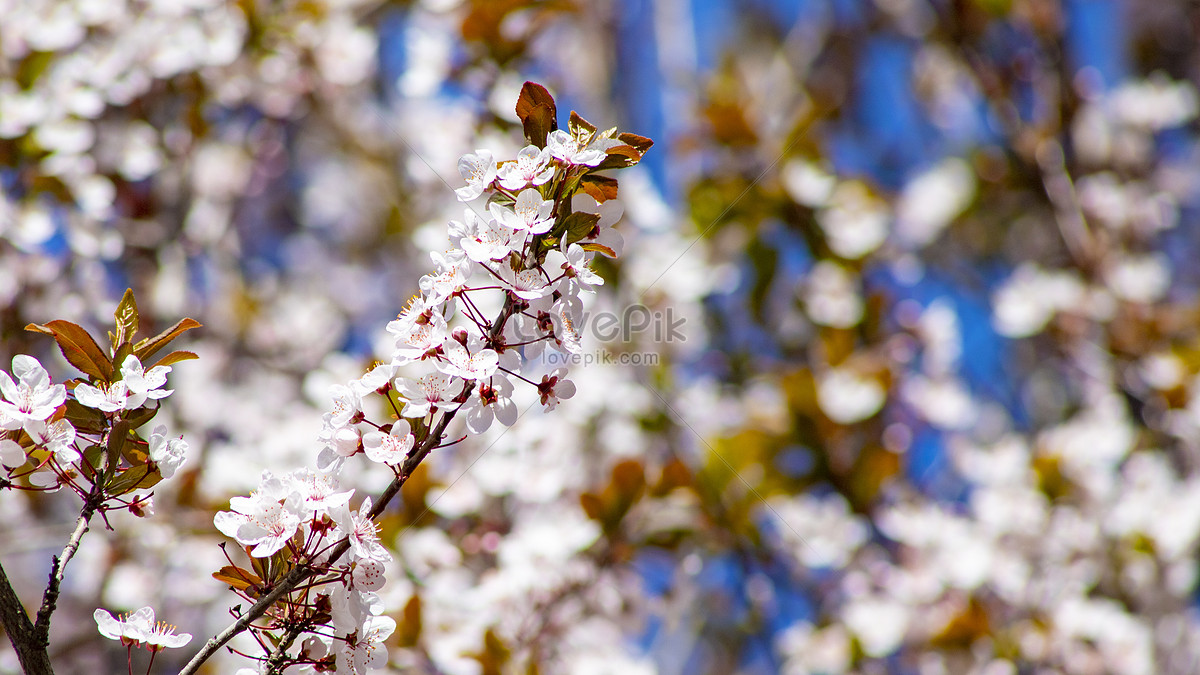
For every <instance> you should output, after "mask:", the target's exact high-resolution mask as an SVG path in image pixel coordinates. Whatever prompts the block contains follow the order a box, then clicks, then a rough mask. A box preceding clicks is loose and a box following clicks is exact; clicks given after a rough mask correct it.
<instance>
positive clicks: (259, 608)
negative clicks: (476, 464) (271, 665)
mask: <svg viewBox="0 0 1200 675" xmlns="http://www.w3.org/2000/svg"><path fill="white" fill-rule="evenodd" d="M455 413H457V410H452V411H450V412H447V413H445V414H444V415H443V416H442V419H441V420H439V421H438V425H437V427H435V428H434V430H433V431H432V432H431V433H430V434H429V436H427V437H426V438H425V442H424V443H422V444H421V447H420V450H419V451H418V452H417V453H416V454H414V455H412V456H410V457H408V458H407V459H405V460H404V463H403V464H402V465H401V472H400V475H399V476H397V477H396V478H394V479H392V482H391V483H390V484H388V486H387V488H386V489H384V491H383V492H382V493H381V494H380V495H379V499H378V501H376V502H375V505H374V506H373V507H372V508H371V511H370V517H371V518H372V519H374V518H377V517H378V516H379V514H381V513H383V510H384V509H385V508H387V505H388V502H390V501H391V500H392V498H393V497H395V496H396V494H397V493H398V492H400V488H401V487H403V486H404V483H406V482H407V481H408V478H409V476H411V475H412V473H413V471H414V470H416V468H417V466H418V465H419V464H420V463H421V462H422V461H423V460H424V459H425V458H426V457H427V456H429V453H430V451H432V449H433V446H435V445H437V444H438V443H440V442H441V437H442V436H443V435H444V434H445V431H446V427H447V426H448V425H449V424H450V420H451V419H453V418H454V415H455ZM349 549H350V541H349V539H342V540H341V541H340V542H338V543H337V545H336V546H335V547H334V548H333V550H332V551H330V554H329V558H328V561H327V562H326V564H327V565H332V564H333V563H335V562H337V561H338V559H340V558H341V557H342V556H343V555H344V554H345V553H346V551H347V550H349ZM317 573H318V571H316V570H313V569H311V568H309V567H305V566H297V567H295V568H294V569H292V571H291V572H289V573H288V575H287V576H286V577H284V578H283V580H282V581H280V582H278V583H277V584H276V585H275V587H274V588H272V589H271V592H269V593H267V594H266V595H264V596H262V597H261V598H259V600H258V601H257V602H255V603H254V604H253V605H251V606H250V608H249V609H247V610H246V612H245V613H244V614H242V615H241V617H239V618H238V619H237V621H234V622H233V623H232V624H230V625H229V626H228V627H227V628H226V629H225V630H223V631H221V632H220V633H218V634H217V635H216V636H214V637H213V638H211V639H210V640H209V641H208V642H206V643H205V644H204V647H203V648H202V649H201V650H200V651H199V652H198V653H197V654H196V656H194V657H192V660H191V661H188V663H187V665H186V666H184V668H183V670H181V671H179V675H193V674H194V673H195V672H197V670H198V669H199V668H200V666H201V665H202V664H203V663H204V662H205V661H207V660H208V659H210V658H212V656H213V654H216V653H217V650H219V649H220V648H221V647H223V646H225V644H226V643H228V642H229V641H230V640H232V639H233V638H234V637H235V636H237V635H238V634H240V633H242V632H244V631H245V630H246V629H247V628H249V627H250V625H251V624H252V623H254V622H255V621H257V620H258V619H259V618H261V617H262V616H263V615H264V614H266V613H267V610H269V609H270V608H271V607H272V606H273V605H274V604H275V603H276V602H278V601H279V600H280V599H281V598H283V596H285V595H287V594H288V593H291V592H292V591H294V590H295V589H296V587H297V586H299V585H300V584H301V583H302V582H304V581H305V580H307V579H308V578H309V577H311V576H313V575H314V574H317ZM292 639H293V640H294V639H295V638H294V637H293V638H292ZM289 644H290V642H289ZM273 656H274V655H273Z"/></svg>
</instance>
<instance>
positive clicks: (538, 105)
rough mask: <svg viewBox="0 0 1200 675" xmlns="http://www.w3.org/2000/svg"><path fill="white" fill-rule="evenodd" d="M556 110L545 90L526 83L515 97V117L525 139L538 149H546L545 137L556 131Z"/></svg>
mask: <svg viewBox="0 0 1200 675" xmlns="http://www.w3.org/2000/svg"><path fill="white" fill-rule="evenodd" d="M557 115H558V108H557V107H555V105H554V97H553V96H551V95H550V92H548V91H546V88H545V87H543V86H542V85H540V84H537V83H534V82H526V83H525V86H523V87H521V94H520V96H518V97H517V117H518V118H520V120H521V126H522V128H523V129H524V130H525V139H526V140H528V141H529V142H530V143H532V144H533V145H536V146H537V147H539V148H544V147H546V136H547V135H548V134H549V133H550V132H551V131H554V130H556V129H558V121H557V119H556V117H557Z"/></svg>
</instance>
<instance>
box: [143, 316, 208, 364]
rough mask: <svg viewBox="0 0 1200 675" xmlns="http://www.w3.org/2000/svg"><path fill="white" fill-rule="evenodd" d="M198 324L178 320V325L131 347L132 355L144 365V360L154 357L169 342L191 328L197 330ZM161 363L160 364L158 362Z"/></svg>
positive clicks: (192, 321) (193, 321) (186, 320)
mask: <svg viewBox="0 0 1200 675" xmlns="http://www.w3.org/2000/svg"><path fill="white" fill-rule="evenodd" d="M200 325H201V324H200V322H199V321H196V320H195V319H180V320H179V322H178V323H176V324H175V325H174V326H171V327H170V328H168V329H166V330H165V331H163V332H161V333H159V334H158V335H155V336H154V337H152V338H146V339H145V340H142V341H140V342H138V343H137V344H136V345H134V346H133V355H134V356H136V357H138V360H140V361H141V362H142V364H143V365H145V363H146V360H147V359H149V358H150V357H151V356H154V355H155V354H156V353H157V352H158V350H160V349H162V348H163V347H166V346H167V345H169V344H171V340H174V339H175V338H177V337H179V336H180V335H182V334H183V333H185V332H186V331H189V330H191V329H193V328H199V327H200ZM160 363H161V362H160Z"/></svg>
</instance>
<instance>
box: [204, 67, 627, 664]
mask: <svg viewBox="0 0 1200 675" xmlns="http://www.w3.org/2000/svg"><path fill="white" fill-rule="evenodd" d="M547 100H549V102H550V103H549V105H547V104H546V103H545V102H546V101H547ZM523 105H524V108H523ZM523 110H524V114H523ZM517 111H518V114H519V115H521V116H522V118H523V121H524V122H525V131H526V136H527V138H528V139H529V140H530V144H529V145H528V146H526V147H525V148H523V149H521V150H520V152H518V153H517V156H516V158H515V159H513V160H508V161H502V162H496V160H495V158H494V157H493V155H492V153H491V152H489V151H487V150H476V151H475V152H474V153H472V154H468V155H465V156H464V157H462V159H461V160H460V161H459V165H458V167H459V172H460V173H461V174H462V177H463V179H464V180H465V181H466V185H465V186H463V187H461V188H458V189H457V190H456V191H455V192H456V195H457V197H458V199H459V200H460V201H462V202H465V203H467V208H466V210H465V211H464V217H463V219H462V220H461V221H459V220H455V221H451V222H450V224H449V227H448V240H449V247H448V248H446V249H445V250H443V251H435V252H433V253H432V254H431V257H432V261H433V265H434V269H433V270H432V271H431V272H430V273H428V274H426V275H425V276H423V277H421V279H420V284H419V287H420V293H418V294H417V295H416V296H414V297H413V298H412V299H411V300H410V301H409V303H408V305H407V307H405V309H404V310H403V311H402V312H401V313H400V314H399V315H398V317H397V318H396V319H395V320H394V321H392V322H390V323H389V324H388V325H387V332H388V333H389V334H390V336H391V337H392V338H393V344H394V348H393V350H392V352H391V353H390V354H389V355H388V357H387V360H386V361H383V362H381V363H378V364H377V365H375V366H374V367H373V368H372V369H371V370H370V371H369V372H367V373H366V374H364V375H363V376H362V377H360V378H358V379H356V380H353V381H351V382H349V383H347V384H345V385H335V386H334V387H333V388H332V394H333V399H334V408H333V410H332V411H330V412H328V413H326V414H325V416H324V424H323V430H322V432H321V435H320V440H321V441H322V444H323V449H322V450H321V452H320V453H319V455H318V457H317V459H316V463H315V467H312V468H304V469H300V470H298V471H295V472H292V473H290V474H287V475H285V476H276V475H274V474H273V473H271V472H264V474H263V475H262V478H261V480H260V482H259V484H258V487H257V488H256V489H255V490H254V491H252V492H251V493H250V495H249V496H246V497H235V498H233V499H232V500H231V502H230V510H229V511H223V512H220V513H218V514H217V516H216V517H215V519H214V523H215V525H216V527H217V529H219V530H220V531H221V532H222V533H224V534H226V535H227V536H229V537H231V538H233V539H234V540H236V541H237V542H238V544H240V545H241V546H242V547H245V550H246V552H247V553H248V554H249V556H250V558H251V561H252V566H253V567H254V569H244V568H241V567H238V566H237V565H236V564H234V563H233V561H232V559H231V561H230V562H231V564H230V565H229V566H226V567H225V568H223V569H222V571H221V572H219V573H218V574H217V575H216V576H217V578H218V579H221V580H223V581H226V582H227V583H229V584H230V586H231V587H232V588H234V589H235V590H236V591H237V592H239V593H240V594H241V595H243V596H244V597H245V598H246V599H248V600H254V601H258V602H259V603H262V602H263V598H264V597H265V594H266V592H267V591H268V589H279V588H281V587H282V588H286V587H287V586H288V585H289V584H291V585H295V584H296V583H297V582H298V581H299V580H301V579H305V580H307V583H305V584H304V585H303V588H302V590H297V591H295V592H290V593H289V595H288V597H287V599H286V600H284V601H283V602H282V603H280V605H278V606H276V607H275V608H272V609H270V612H271V615H272V616H273V617H274V619H275V620H274V622H273V623H272V624H271V629H272V630H260V629H256V628H252V629H251V630H252V632H255V633H257V634H256V638H257V639H258V640H259V642H260V644H262V645H264V650H265V651H266V652H267V653H268V655H267V656H265V657H263V658H262V659H261V662H262V663H261V665H260V668H261V669H262V670H263V671H264V672H272V673H274V672H281V671H282V670H283V669H284V668H287V667H289V666H292V665H298V666H301V667H304V668H310V669H314V670H315V671H316V672H327V671H329V670H336V672H351V673H361V672H364V671H366V670H368V669H374V668H380V667H383V666H384V665H385V664H386V663H387V650H386V648H385V647H384V646H383V640H385V639H386V638H387V637H388V636H389V635H390V634H391V633H392V632H393V631H394V630H395V628H396V624H395V621H393V620H392V619H391V618H389V617H387V616H384V615H383V614H382V612H383V610H384V608H383V604H382V602H381V600H380V598H379V595H378V594H377V593H376V591H377V590H378V589H380V588H381V587H382V585H383V582H384V563H387V562H389V561H390V560H391V555H390V554H389V553H388V551H387V549H386V548H385V547H384V545H383V543H382V542H381V541H380V537H379V532H378V526H377V524H376V522H375V518H376V517H377V516H378V515H379V514H380V513H381V512H382V509H383V508H384V507H385V506H386V502H387V499H390V497H391V496H392V495H394V494H395V490H398V489H399V486H400V485H401V484H403V482H404V481H405V480H407V478H408V477H409V476H410V475H411V474H412V471H413V469H415V468H416V466H417V464H419V462H420V461H421V460H422V459H424V457H425V456H427V455H428V454H429V453H430V452H431V451H433V450H435V449H438V448H444V447H447V446H449V445H453V444H454V443H457V442H458V441H450V442H445V439H446V438H447V435H448V426H449V424H450V423H451V421H452V420H453V419H454V418H456V417H458V416H461V418H462V419H463V421H464V422H465V426H466V429H467V431H468V432H469V433H471V434H482V433H484V432H485V431H487V430H488V429H489V428H490V427H491V425H492V424H493V422H496V421H499V422H500V423H501V424H503V425H505V426H511V425H512V424H513V423H515V422H516V420H517V418H518V417H519V411H518V409H517V406H516V405H515V403H514V402H513V395H514V391H515V389H516V388H518V387H528V388H531V391H532V392H533V393H534V394H535V396H534V398H535V399H536V401H538V402H540V404H541V406H542V407H543V408H544V409H545V410H554V408H555V407H556V406H557V405H558V403H559V402H560V401H561V400H564V399H569V398H571V397H572V396H573V395H574V394H575V385H574V383H573V382H572V381H571V380H570V379H568V377H567V376H568V372H567V369H566V368H563V367H559V368H554V369H549V368H547V367H546V366H545V364H544V363H543V361H544V359H543V356H544V355H546V354H547V350H553V351H555V352H562V353H571V354H577V353H579V352H580V350H581V348H580V345H579V335H578V333H577V332H576V330H575V328H574V326H575V325H576V324H577V323H578V322H579V320H580V315H581V313H582V301H581V294H583V293H585V292H592V291H594V289H595V287H596V286H599V285H601V284H603V279H602V278H601V277H600V276H599V275H597V274H596V273H595V272H594V271H593V270H592V269H591V268H590V263H591V262H592V260H593V257H594V256H595V255H596V254H597V253H599V254H602V255H606V256H609V257H613V258H615V257H617V256H618V255H619V253H620V251H621V248H622V239H621V237H620V235H619V234H617V233H616V232H615V231H614V230H613V229H612V228H611V225H612V224H613V222H615V220H616V219H617V217H618V216H619V207H618V206H617V203H616V202H615V197H616V186H617V183H616V181H615V180H614V179H611V178H608V177H605V176H598V175H596V174H595V173H593V172H595V171H601V170H605V169H615V168H623V167H626V166H631V165H633V164H635V163H636V162H637V161H638V160H639V159H640V158H641V155H642V153H643V152H645V150H646V149H647V148H649V146H650V141H649V140H648V139H644V138H642V137H640V136H635V135H633V134H620V135H618V134H616V130H615V129H610V130H608V131H600V130H598V129H597V128H596V127H594V126H592V125H590V124H589V123H587V122H586V121H584V120H583V119H582V118H580V117H579V116H578V115H576V114H574V113H572V116H571V123H570V126H569V128H568V129H567V130H561V129H557V128H554V127H555V124H554V121H553V100H552V99H550V97H549V94H548V93H546V92H545V90H544V89H542V88H541V87H539V86H537V85H533V84H527V85H526V87H525V89H524V90H523V91H522V98H521V101H520V102H518V106H517ZM547 113H548V114H547ZM484 198H485V199H484ZM547 371H548V372H547ZM372 404H376V405H374V407H373V405H372ZM377 410H383V411H384V414H385V415H386V416H387V418H388V419H386V420H383V421H375V420H373V419H372V417H375V415H374V413H375V412H377ZM460 414H461V415H460ZM464 438H465V436H464ZM458 440H462V438H460V439H458ZM358 455H363V456H365V458H366V460H367V461H370V462H374V463H377V464H381V465H383V466H384V467H387V468H388V469H390V470H391V471H392V472H393V475H394V481H393V483H392V485H393V488H389V490H390V494H386V493H385V496H383V497H381V498H379V499H378V500H374V501H373V500H372V499H371V497H367V498H365V499H363V500H362V502H361V503H360V504H359V506H358V508H357V509H353V508H352V507H351V501H352V493H353V490H351V489H345V490H344V489H342V488H341V485H340V476H341V474H342V469H343V467H344V466H345V465H346V462H347V461H349V460H351V458H353V457H355V456H358ZM264 560H269V561H270V563H271V564H265V563H264V562H263V561H264ZM297 570H300V572H299V573H297V572H296V571H297ZM248 614H249V613H247V614H243V615H242V617H246V616H248ZM251 618H252V617H251ZM280 629H282V631H281V632H279V631H280ZM265 634H270V637H269V638H268V637H267V636H266V635H265ZM304 634H309V637H308V638H307V639H305V640H304V641H303V642H302V646H301V648H300V650H299V652H298V653H296V654H289V653H288V651H287V650H288V648H289V646H290V645H291V644H293V643H294V642H295V641H296V640H297V639H299V637H300V636H301V635H304ZM268 643H269V644H273V645H279V646H277V647H273V648H271V647H267V645H268ZM201 656H203V654H201ZM198 658H199V657H198ZM185 672H187V671H185Z"/></svg>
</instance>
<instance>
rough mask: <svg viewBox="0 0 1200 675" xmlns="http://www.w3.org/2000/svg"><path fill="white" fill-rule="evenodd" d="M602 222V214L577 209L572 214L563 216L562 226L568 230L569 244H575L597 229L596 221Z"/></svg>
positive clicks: (567, 238)
mask: <svg viewBox="0 0 1200 675" xmlns="http://www.w3.org/2000/svg"><path fill="white" fill-rule="evenodd" d="M598 222H600V214H598V213H588V212H586V211H576V212H575V213H572V214H571V215H569V216H567V217H566V218H563V222H562V226H561V227H563V229H564V231H565V232H566V240H567V243H568V244H574V243H575V242H577V241H579V240H580V239H584V238H585V237H587V236H589V235H590V234H591V233H592V230H595V229H596V223H598Z"/></svg>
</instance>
